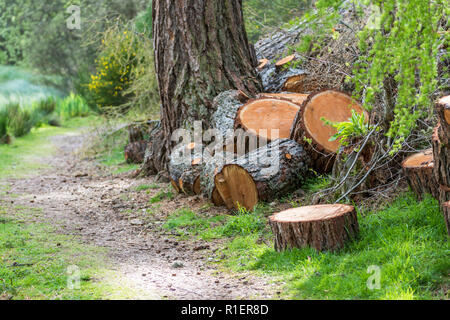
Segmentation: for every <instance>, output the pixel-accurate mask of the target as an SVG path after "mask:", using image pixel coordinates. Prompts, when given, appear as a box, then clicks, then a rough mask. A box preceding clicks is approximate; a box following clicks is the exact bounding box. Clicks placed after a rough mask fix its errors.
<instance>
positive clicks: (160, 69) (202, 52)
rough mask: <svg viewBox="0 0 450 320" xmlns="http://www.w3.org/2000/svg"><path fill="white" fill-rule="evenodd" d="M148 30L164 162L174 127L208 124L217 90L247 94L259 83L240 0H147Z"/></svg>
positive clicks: (257, 87) (257, 89) (257, 86)
mask: <svg viewBox="0 0 450 320" xmlns="http://www.w3.org/2000/svg"><path fill="white" fill-rule="evenodd" d="M153 33H154V49H155V66H156V72H157V78H158V84H159V92H160V96H161V102H162V106H161V130H162V133H163V137H164V139H163V140H164V146H165V150H164V151H165V158H164V161H163V162H165V163H167V162H168V153H169V152H170V151H171V149H172V147H173V145H172V144H171V139H170V137H171V134H172V133H173V131H174V130H176V129H179V128H185V129H188V128H191V126H192V123H193V121H195V120H203V121H204V124H205V126H209V124H210V120H211V117H212V114H213V113H214V111H215V110H214V107H213V99H214V98H215V97H216V96H217V95H218V94H219V93H221V92H223V91H227V90H230V89H238V90H241V91H243V92H244V93H245V94H247V95H252V94H254V93H256V92H258V91H260V89H261V84H260V80H259V78H258V75H257V73H256V69H255V68H256V66H257V59H256V55H255V52H254V49H253V47H251V46H250V45H249V43H248V40H247V34H246V31H245V27H244V20H243V14H242V0H180V1H173V0H153ZM159 166H161V165H159Z"/></svg>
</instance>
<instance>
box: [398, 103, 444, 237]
mask: <svg viewBox="0 0 450 320" xmlns="http://www.w3.org/2000/svg"><path fill="white" fill-rule="evenodd" d="M436 111H437V114H438V117H439V123H438V125H437V127H436V128H435V129H434V134H433V138H432V144H433V148H432V149H428V150H425V151H423V152H420V153H417V154H414V155H412V156H410V157H408V158H407V159H406V160H405V161H404V162H403V164H402V167H403V172H404V174H405V176H406V177H407V179H408V183H409V185H410V186H411V189H412V190H413V191H414V193H415V194H416V195H417V197H418V199H422V197H423V195H424V194H425V193H429V194H431V195H433V196H434V197H435V198H436V199H438V200H439V203H440V205H441V209H442V212H443V214H444V219H445V223H446V225H447V231H448V234H449V235H450V96H447V97H444V98H442V99H440V100H439V101H438V102H437V104H436Z"/></svg>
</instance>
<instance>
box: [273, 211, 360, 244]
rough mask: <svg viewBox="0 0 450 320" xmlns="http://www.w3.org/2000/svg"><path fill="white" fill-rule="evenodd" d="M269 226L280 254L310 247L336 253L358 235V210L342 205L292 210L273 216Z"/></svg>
mask: <svg viewBox="0 0 450 320" xmlns="http://www.w3.org/2000/svg"><path fill="white" fill-rule="evenodd" d="M269 224H270V226H271V227H272V231H273V234H274V236H275V250H277V251H282V250H286V249H292V248H304V247H308V246H309V247H313V248H315V249H316V250H318V251H324V250H331V251H335V250H339V249H341V248H342V247H343V246H344V244H345V242H346V241H347V240H351V239H355V238H356V237H357V235H358V232H359V225H358V219H357V215H356V210H355V208H354V207H352V206H349V205H342V204H326V205H316V206H308V207H300V208H293V209H289V210H286V211H283V212H280V213H277V214H275V215H273V216H271V217H270V218H269Z"/></svg>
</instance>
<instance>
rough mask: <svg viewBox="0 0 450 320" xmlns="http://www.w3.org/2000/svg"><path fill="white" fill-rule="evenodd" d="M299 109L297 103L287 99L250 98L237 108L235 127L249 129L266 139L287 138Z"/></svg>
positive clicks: (258, 136)
mask: <svg viewBox="0 0 450 320" xmlns="http://www.w3.org/2000/svg"><path fill="white" fill-rule="evenodd" d="M299 109H300V106H299V105H297V104H295V103H293V102H291V101H288V100H280V99H256V100H251V101H250V102H248V103H247V104H245V105H243V106H242V107H241V108H240V109H239V111H238V114H237V117H236V121H235V128H236V129H239V128H242V129H244V130H245V131H250V132H251V133H252V134H254V135H255V136H256V137H257V138H260V139H265V140H267V141H271V140H273V139H278V138H280V139H284V138H289V135H290V128H291V127H292V123H293V121H294V118H295V117H296V115H297V113H298V111H299ZM272 130H276V131H272Z"/></svg>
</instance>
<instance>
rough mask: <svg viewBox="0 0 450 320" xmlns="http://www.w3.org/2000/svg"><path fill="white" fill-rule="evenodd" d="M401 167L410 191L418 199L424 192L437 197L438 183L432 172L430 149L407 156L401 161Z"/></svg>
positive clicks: (431, 152) (432, 161)
mask: <svg viewBox="0 0 450 320" xmlns="http://www.w3.org/2000/svg"><path fill="white" fill-rule="evenodd" d="M402 169H403V174H404V175H405V176H406V178H407V180H408V183H409V185H410V187H411V189H412V191H413V192H414V193H415V194H416V196H417V198H418V199H419V200H422V199H423V196H424V195H425V194H426V193H428V194H431V195H432V196H434V197H435V198H439V185H438V184H437V182H436V179H435V178H434V174H433V169H434V160H433V150H432V149H428V150H425V151H423V152H420V153H416V154H413V155H412V156H409V157H408V158H406V159H405V160H404V161H403V163H402Z"/></svg>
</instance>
